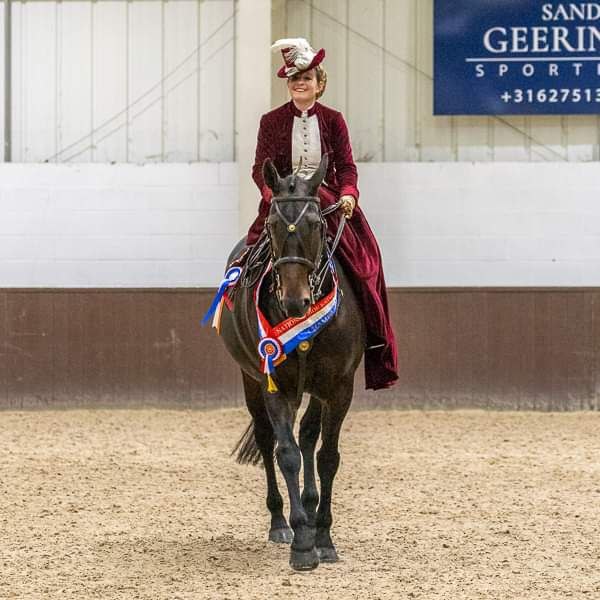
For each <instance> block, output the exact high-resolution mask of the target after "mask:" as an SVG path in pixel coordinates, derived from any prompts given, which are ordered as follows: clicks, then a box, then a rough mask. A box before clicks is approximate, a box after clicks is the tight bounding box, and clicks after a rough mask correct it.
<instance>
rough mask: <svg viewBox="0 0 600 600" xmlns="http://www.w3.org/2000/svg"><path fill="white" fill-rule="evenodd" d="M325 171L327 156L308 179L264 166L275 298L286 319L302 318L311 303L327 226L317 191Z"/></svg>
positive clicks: (268, 163) (271, 164)
mask: <svg viewBox="0 0 600 600" xmlns="http://www.w3.org/2000/svg"><path fill="white" fill-rule="evenodd" d="M326 172H327V155H323V157H322V158H321V163H320V165H319V168H318V169H317V170H316V171H315V173H314V174H313V175H312V177H310V178H309V179H303V178H302V177H298V176H297V175H296V174H292V175H288V176H287V177H284V178H281V177H280V176H279V173H277V169H276V168H275V165H274V164H273V163H272V161H271V160H269V159H267V160H266V161H265V163H264V165H263V176H264V179H265V183H266V184H267V185H268V186H269V187H270V188H271V190H272V191H273V200H272V202H271V209H270V211H269V216H268V218H267V221H266V225H267V232H268V234H269V240H270V243H271V256H272V260H273V273H274V279H275V286H276V292H277V298H278V300H279V303H280V305H281V308H282V310H283V311H284V313H285V314H286V315H287V316H288V317H302V316H304V315H305V314H306V311H307V310H308V308H309V307H310V305H311V301H312V299H313V298H312V291H313V290H312V287H313V286H312V277H313V275H314V274H315V272H316V270H317V268H318V266H319V262H320V260H321V254H322V252H323V247H324V244H325V231H326V225H325V220H324V219H323V216H322V215H321V207H320V204H319V197H318V196H317V191H318V189H319V185H321V182H322V181H323V178H324V177H325V173H326Z"/></svg>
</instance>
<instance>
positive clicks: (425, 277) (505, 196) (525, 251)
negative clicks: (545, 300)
mask: <svg viewBox="0 0 600 600" xmlns="http://www.w3.org/2000/svg"><path fill="white" fill-rule="evenodd" d="M359 173H360V180H359V187H360V189H361V194H362V196H361V204H362V206H364V208H365V211H366V212H367V215H368V218H369V221H370V223H371V225H372V227H373V229H374V231H375V232H376V235H377V237H378V239H379V241H380V243H381V248H382V252H383V256H384V263H385V268H386V280H387V282H388V285H392V286H598V285H600V202H599V201H598V194H599V191H600V179H599V177H598V169H597V167H596V165H595V164H581V163H580V164H567V163H558V164H557V163H555V164H539V163H538V164H534V163H529V164H525V163H429V164H426V163H383V164H361V165H359Z"/></svg>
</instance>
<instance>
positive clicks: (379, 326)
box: [246, 185, 398, 390]
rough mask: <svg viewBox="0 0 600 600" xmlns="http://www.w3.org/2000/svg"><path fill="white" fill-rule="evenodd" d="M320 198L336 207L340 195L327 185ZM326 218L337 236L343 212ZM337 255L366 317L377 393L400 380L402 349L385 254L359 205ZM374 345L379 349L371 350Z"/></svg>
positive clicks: (261, 216) (368, 371)
mask: <svg viewBox="0 0 600 600" xmlns="http://www.w3.org/2000/svg"><path fill="white" fill-rule="evenodd" d="M319 197H320V199H321V207H322V208H326V207H327V206H330V205H331V204H335V202H337V200H338V198H337V194H336V193H335V192H334V191H333V190H332V189H330V188H328V187H326V186H324V185H322V186H321V187H320V188H319ZM269 207H270V204H269V202H266V201H265V200H264V199H262V200H261V202H260V206H259V210H258V216H257V217H256V220H255V221H254V223H253V224H252V226H251V227H250V230H249V231H248V238H247V242H246V243H247V244H248V245H252V244H255V243H256V241H257V240H258V238H259V237H260V235H261V233H262V231H263V228H264V223H265V219H266V218H267V215H268V214H269ZM326 218H327V226H328V228H329V231H330V232H333V234H335V232H336V231H337V228H338V224H339V220H340V218H341V213H340V211H337V212H336V213H333V214H330V215H328V216H327V217H326ZM333 234H332V235H333ZM336 256H337V257H338V259H339V260H340V262H341V264H342V267H343V269H344V272H345V273H346V275H347V276H348V279H349V280H350V281H351V283H352V287H353V289H354V292H355V294H356V296H357V299H358V302H359V303H360V305H361V307H362V311H363V315H364V318H365V324H366V327H367V349H366V351H365V383H366V388H367V389H373V390H377V389H381V388H386V387H390V386H391V385H393V383H394V382H395V381H396V380H397V379H398V350H397V347H396V340H395V337H394V331H393V329H392V324H391V321H390V316H389V309H388V301H387V291H386V287H385V279H384V276H383V267H382V262H381V253H380V252H379V246H378V245H377V240H376V239H375V236H374V235H373V232H372V231H371V228H370V227H369V224H368V223H367V219H366V218H365V215H364V213H363V212H362V210H361V209H360V207H358V206H357V207H356V208H355V210H354V214H353V215H352V218H351V219H349V220H348V221H347V222H346V227H345V228H344V233H343V234H342V237H341V239H340V243H339V246H338V248H337V250H336ZM372 346H375V348H371V347H372Z"/></svg>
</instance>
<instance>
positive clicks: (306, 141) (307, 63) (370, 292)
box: [246, 38, 398, 390]
mask: <svg viewBox="0 0 600 600" xmlns="http://www.w3.org/2000/svg"><path fill="white" fill-rule="evenodd" d="M271 49H272V50H273V51H278V50H281V53H282V55H283V60H284V65H283V66H282V67H281V69H279V71H278V73H277V75H278V77H281V78H287V86H288V90H289V93H290V96H291V100H290V102H288V103H286V104H284V105H283V106H280V107H279V108H276V109H275V110H272V111H271V112H268V113H267V114H265V115H263V117H262V118H261V120H260V128H259V130H258V141H257V145H256V158H255V161H254V166H253V168H252V177H253V179H254V181H255V182H256V185H257V186H258V188H259V190H260V192H261V195H262V197H261V201H260V205H259V209H258V216H257V217H256V220H255V221H254V223H253V224H252V226H251V227H250V230H249V231H248V237H247V242H246V243H247V244H248V245H253V244H255V243H256V241H257V240H258V238H259V237H260V235H261V233H262V231H263V228H264V222H265V219H266V217H267V215H268V213H269V205H270V201H271V198H272V195H273V194H272V192H271V190H270V189H269V187H268V186H266V185H265V182H264V180H263V175H262V166H263V162H264V161H265V159H267V158H270V159H272V160H273V163H274V164H275V167H276V168H277V171H278V172H279V174H280V175H281V176H282V177H285V176H287V175H289V174H290V173H292V171H296V170H298V167H299V170H298V175H299V176H300V177H305V178H308V177H310V176H311V175H312V174H313V173H314V171H315V170H316V169H317V167H318V166H319V163H320V160H321V156H322V154H323V153H327V154H328V155H329V166H328V169H327V174H326V175H325V179H324V182H323V184H322V185H321V187H320V188H319V198H320V200H321V206H322V207H323V208H325V207H326V206H330V205H331V204H334V203H335V202H337V201H338V200H341V201H342V210H343V212H344V214H345V216H346V217H347V219H348V220H347V222H346V227H345V228H344V232H343V234H342V237H341V240H340V243H339V246H338V248H337V250H336V256H337V257H338V259H339V260H340V262H341V264H342V267H343V268H344V272H345V273H346V274H347V275H348V278H349V279H350V281H351V282H352V285H353V288H354V290H355V293H356V295H357V299H358V301H359V304H360V305H361V307H362V310H363V314H364V318H365V323H366V327H367V345H366V349H365V382H366V387H367V389H374V390H376V389H381V388H386V387H390V386H391V385H393V384H394V383H395V382H396V380H397V379H398V366H397V349H396V342H395V339H394V332H393V330H392V325H391V322H390V317H389V312H388V302H387V294H386V288H385V281H384V277H383V270H382V264H381V254H380V252H379V247H378V245H377V242H376V240H375V237H374V235H373V232H372V231H371V228H370V227H369V224H368V223H367V220H366V218H365V216H364V213H363V212H362V210H361V209H360V206H358V205H357V202H358V197H359V194H358V188H357V179H358V177H357V171H356V165H355V164H354V160H353V158H352V146H351V145H350V138H349V135H348V128H347V126H346V122H345V120H344V117H343V116H342V114H341V113H340V112H338V111H336V110H333V109H331V108H328V107H327V106H324V105H323V104H320V103H319V102H317V99H318V98H320V97H321V96H322V95H323V93H324V92H325V87H326V85H327V74H326V72H325V70H324V69H323V67H322V66H321V62H322V61H323V59H324V58H325V50H324V49H323V48H321V50H319V51H318V52H316V53H315V51H314V50H313V49H312V48H311V47H310V45H309V44H308V42H307V41H306V40H305V39H303V38H296V39H285V40H279V41H277V42H275V44H273V46H272V47H271ZM338 219H339V216H336V215H330V216H328V217H327V220H328V226H329V228H330V231H336V230H337V223H338Z"/></svg>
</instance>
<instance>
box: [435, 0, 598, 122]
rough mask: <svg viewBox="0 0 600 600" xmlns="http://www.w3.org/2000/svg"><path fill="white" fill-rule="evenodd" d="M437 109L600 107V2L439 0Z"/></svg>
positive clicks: (593, 110)
mask: <svg viewBox="0 0 600 600" xmlns="http://www.w3.org/2000/svg"><path fill="white" fill-rule="evenodd" d="M434 71H435V73H434V113H435V114H436V115H498V114H511V115H519V114H520V115H529V114H546V115H548V114H600V2H556V1H555V2H544V1H543V0H435V67H434Z"/></svg>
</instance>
